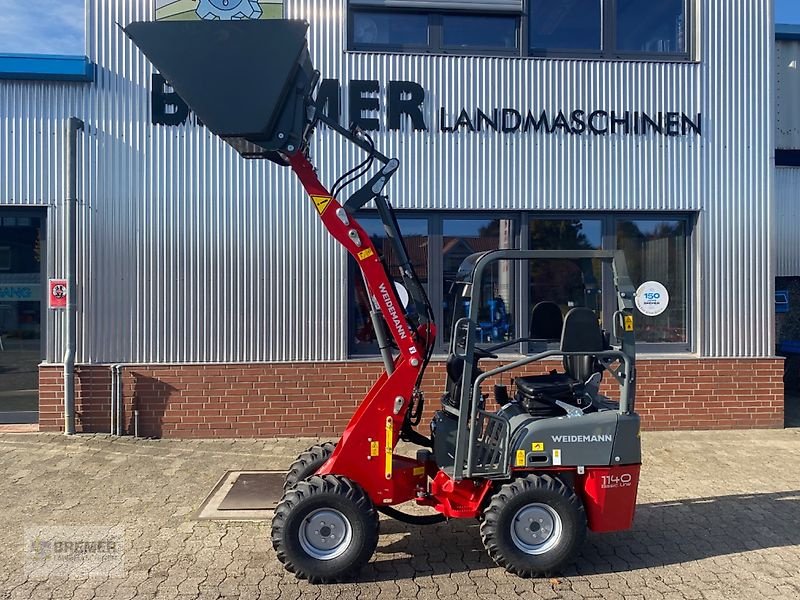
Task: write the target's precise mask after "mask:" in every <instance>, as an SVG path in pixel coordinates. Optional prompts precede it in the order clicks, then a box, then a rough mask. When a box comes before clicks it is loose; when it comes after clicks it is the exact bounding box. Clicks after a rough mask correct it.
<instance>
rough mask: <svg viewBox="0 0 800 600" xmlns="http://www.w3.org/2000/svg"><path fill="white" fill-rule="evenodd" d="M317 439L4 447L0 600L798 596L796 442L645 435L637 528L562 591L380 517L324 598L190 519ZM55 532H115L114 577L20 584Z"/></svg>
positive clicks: (594, 543) (35, 441)
mask: <svg viewBox="0 0 800 600" xmlns="http://www.w3.org/2000/svg"><path fill="white" fill-rule="evenodd" d="M312 442H313V441H312V440H276V439H272V440H236V441H232V440H227V441H226V440H222V441H220V440H213V441H212V440H207V441H206V440H192V441H188V440H133V439H130V438H121V439H114V438H110V437H107V436H89V437H83V436H76V437H71V438H67V437H65V436H59V435H51V434H10V433H6V434H0V598H3V599H6V598H14V599H26V600H27V599H28V598H33V599H40V598H41V599H45V598H54V599H73V598H74V599H76V600H77V599H84V600H92V599H95V598H97V599H106V598H109V599H111V598H114V599H120V600H122V599H128V598H164V599H171V600H172V599H185V600H188V599H191V598H203V599H205V598H208V599H215V598H243V599H246V598H270V599H277V598H281V599H283V598H286V599H294V598H370V599H373V598H419V599H422V600H424V599H428V598H436V599H446V598H453V599H455V598H459V599H460V600H467V599H471V598H487V599H489V598H504V599H509V598H515V597H522V598H525V599H526V600H527V599H530V600H537V599H547V600H550V599H552V600H555V599H558V598H562V599H565V600H567V599H577V598H595V599H601V598H602V599H607V600H623V599H625V600H634V599H636V600H650V599H654V600H655V599H658V600H684V599H686V600H695V599H697V600H721V599H724V600H734V599H735V600H739V599H746V600H755V599H760V598H786V599H791V600H796V599H798V598H800V430H792V429H787V430H782V431H736V432H673V433H647V434H644V435H643V442H644V448H645V464H644V468H643V473H642V482H641V487H640V495H639V507H638V510H637V516H636V523H635V526H634V528H633V530H631V531H629V532H625V533H618V534H606V535H590V536H589V540H588V543H587V544H586V546H585V547H584V549H583V551H582V553H581V555H580V556H579V559H578V562H577V563H576V564H575V566H573V567H571V568H570V569H569V570H568V571H567V572H565V573H564V574H563V576H561V577H558V578H557V579H540V580H522V579H518V578H516V577H514V576H511V575H509V574H507V573H506V572H505V571H503V570H502V569H500V568H498V567H496V566H495V565H494V564H493V563H492V562H491V561H490V560H489V559H488V558H487V556H486V554H485V552H484V550H483V547H482V546H481V543H480V539H479V536H478V527H477V523H476V522H474V521H468V520H465V521H454V522H450V523H445V524H440V525H435V526H430V527H427V528H422V527H414V526H410V525H405V524H402V523H398V522H396V521H391V520H382V521H381V537H380V542H379V546H378V551H377V553H376V554H375V557H374V559H373V561H372V562H371V563H370V564H369V566H368V567H367V568H366V569H365V570H364V571H363V572H362V573H361V576H360V577H359V579H358V581H354V582H352V583H346V584H339V585H330V586H314V585H310V584H308V583H305V582H300V581H297V580H296V579H295V578H294V577H293V576H292V575H290V574H288V573H286V572H285V571H284V570H283V569H282V567H281V566H280V564H279V563H278V562H277V560H276V559H275V555H274V553H273V551H272V548H271V546H270V544H269V541H268V536H269V523H267V522H220V521H198V520H195V519H194V512H195V511H196V510H197V509H198V507H199V506H200V504H201V503H202V501H203V500H204V499H205V497H206V495H207V494H208V492H209V491H210V490H211V488H212V487H213V486H214V484H215V483H216V481H217V480H218V479H219V477H220V476H221V475H222V474H223V473H224V472H225V471H226V470H229V469H243V470H244V469H268V468H285V467H286V466H287V465H288V464H289V463H290V462H291V460H292V459H293V458H294V457H295V455H296V454H297V453H298V452H299V451H300V450H302V449H304V448H305V447H306V446H308V445H309V444H310V443H312ZM50 525H62V526H63V525H72V526H75V525H99V526H107V527H110V526H114V525H122V526H123V528H124V531H125V544H126V547H125V556H124V558H125V565H124V567H125V571H124V573H123V576H121V577H105V576H100V577H86V576H75V577H67V576H65V575H64V574H55V575H51V576H50V577H46V578H36V577H33V576H30V574H29V570H27V569H26V560H27V559H26V554H25V553H24V537H23V535H24V530H25V528H26V527H33V526H50ZM27 564H30V563H27Z"/></svg>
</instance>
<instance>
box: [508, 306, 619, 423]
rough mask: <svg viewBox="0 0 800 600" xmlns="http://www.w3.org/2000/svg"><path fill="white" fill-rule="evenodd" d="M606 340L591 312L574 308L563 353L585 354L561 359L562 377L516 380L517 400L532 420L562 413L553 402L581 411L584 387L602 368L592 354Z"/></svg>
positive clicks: (550, 375)
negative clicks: (562, 366) (576, 407)
mask: <svg viewBox="0 0 800 600" xmlns="http://www.w3.org/2000/svg"><path fill="white" fill-rule="evenodd" d="M606 345H607V344H606V339H605V336H604V334H603V331H602V330H601V329H600V324H599V323H598V322H597V317H596V316H595V314H594V311H592V310H590V309H588V308H573V309H572V310H570V311H569V312H568V313H567V316H566V317H565V318H564V326H563V330H562V332H561V351H562V352H581V353H584V352H585V353H586V354H585V355H581V356H565V357H564V361H563V363H564V373H558V372H556V371H552V372H550V373H548V374H546V375H532V376H528V377H517V378H516V380H515V383H516V385H517V395H516V400H517V401H518V402H520V403H522V404H523V405H524V406H525V407H526V408H527V409H528V412H530V413H531V414H532V415H534V416H541V417H548V416H557V415H558V414H561V413H563V411H562V410H561V409H559V408H558V407H557V406H556V405H555V403H554V402H555V400H560V401H562V402H566V403H568V404H573V405H575V406H580V407H583V406H585V405H586V404H587V403H588V400H587V399H586V398H585V394H584V384H585V383H586V382H587V381H588V380H589V378H590V377H591V376H592V375H593V374H594V373H602V371H603V368H602V366H600V364H599V363H598V362H597V358H596V357H595V356H594V355H593V354H592V353H594V352H602V351H603V350H605V348H606Z"/></svg>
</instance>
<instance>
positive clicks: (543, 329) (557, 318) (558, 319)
mask: <svg viewBox="0 0 800 600" xmlns="http://www.w3.org/2000/svg"><path fill="white" fill-rule="evenodd" d="M563 328H564V316H563V315H562V314H561V308H560V307H559V306H558V304H556V303H555V302H549V301H545V302H537V303H536V305H534V307H533V310H532V311H531V329H530V332H529V333H530V336H529V337H530V338H531V339H534V340H557V339H559V338H560V337H561V330H562V329H563Z"/></svg>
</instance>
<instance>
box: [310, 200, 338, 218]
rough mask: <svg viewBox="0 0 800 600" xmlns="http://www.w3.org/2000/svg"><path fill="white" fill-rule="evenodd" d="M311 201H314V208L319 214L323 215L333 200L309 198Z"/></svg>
mask: <svg viewBox="0 0 800 600" xmlns="http://www.w3.org/2000/svg"><path fill="white" fill-rule="evenodd" d="M311 199H312V200H313V201H314V206H315V207H316V209H317V212H318V213H319V214H322V213H324V212H325V209H326V208H328V205H329V204H330V203H331V200H333V198H331V197H330V196H311Z"/></svg>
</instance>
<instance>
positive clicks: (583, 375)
mask: <svg viewBox="0 0 800 600" xmlns="http://www.w3.org/2000/svg"><path fill="white" fill-rule="evenodd" d="M605 346H606V344H605V338H604V336H603V331H602V330H601V329H600V323H598V322H597V316H596V315H595V314H594V311H593V310H591V309H588V308H582V307H580V308H573V309H572V310H570V311H569V312H568V313H567V316H566V317H565V318H564V329H563V331H562V332H561V351H562V352H585V353H586V355H585V356H565V357H564V369H566V371H567V374H568V375H569V376H570V377H572V378H573V379H577V380H578V381H582V382H585V381H586V380H587V379H589V377H591V376H592V374H593V373H597V372H598V371H602V367H599V365H598V364H597V359H596V358H595V356H594V353H595V352H602V351H603V350H605Z"/></svg>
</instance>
